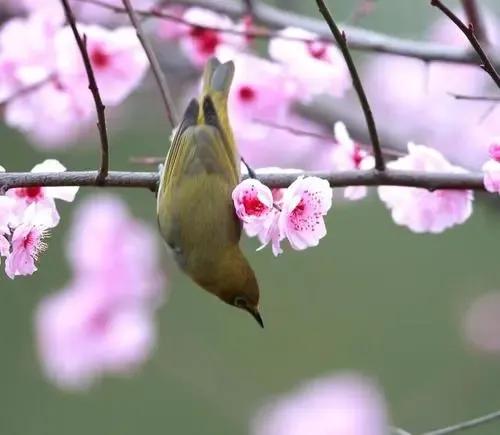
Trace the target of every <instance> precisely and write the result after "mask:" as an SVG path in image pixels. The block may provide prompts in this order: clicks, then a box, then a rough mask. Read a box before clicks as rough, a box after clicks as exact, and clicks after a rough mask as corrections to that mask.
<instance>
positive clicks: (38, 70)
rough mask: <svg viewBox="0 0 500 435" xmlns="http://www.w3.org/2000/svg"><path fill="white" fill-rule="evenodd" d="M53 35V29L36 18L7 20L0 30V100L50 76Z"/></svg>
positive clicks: (45, 21)
mask: <svg viewBox="0 0 500 435" xmlns="http://www.w3.org/2000/svg"><path fill="white" fill-rule="evenodd" d="M56 31H57V27H56V26H54V24H53V23H51V22H50V21H48V20H47V19H46V18H45V17H43V16H40V15H30V16H29V17H27V18H13V19H10V20H8V21H7V22H6V24H5V25H4V26H3V27H2V28H1V30H0V100H5V99H7V98H9V97H11V96H12V95H13V94H15V93H16V92H18V91H20V90H22V89H24V88H26V87H29V86H32V85H35V84H37V83H41V82H42V81H44V80H48V78H49V77H50V75H51V74H52V73H53V72H54V62H55V50H54V43H53V40H54V35H55V33H56ZM19 35H23V37H22V38H20V37H19Z"/></svg>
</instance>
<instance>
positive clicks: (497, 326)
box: [464, 292, 500, 353]
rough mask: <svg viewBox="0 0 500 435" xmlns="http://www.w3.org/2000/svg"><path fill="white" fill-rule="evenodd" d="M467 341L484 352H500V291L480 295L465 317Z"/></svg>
mask: <svg viewBox="0 0 500 435" xmlns="http://www.w3.org/2000/svg"><path fill="white" fill-rule="evenodd" d="M464 333H465V338H466V339H467V341H468V342H469V343H470V344H471V345H473V346H474V347H475V348H476V349H478V350H481V351H483V352H490V353H499V352H500V293H499V292H490V293H486V294H484V295H481V296H480V297H478V298H477V299H476V300H475V301H473V303H472V304H471V305H470V306H469V307H468V309H467V311H466V313H465V317H464Z"/></svg>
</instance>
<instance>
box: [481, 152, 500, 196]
mask: <svg viewBox="0 0 500 435" xmlns="http://www.w3.org/2000/svg"><path fill="white" fill-rule="evenodd" d="M482 171H483V174H484V178H483V183H484V188H485V189H486V190H487V191H488V192H492V193H499V194H500V161H497V160H493V159H490V160H488V161H487V162H486V163H485V164H484V165H483V167H482Z"/></svg>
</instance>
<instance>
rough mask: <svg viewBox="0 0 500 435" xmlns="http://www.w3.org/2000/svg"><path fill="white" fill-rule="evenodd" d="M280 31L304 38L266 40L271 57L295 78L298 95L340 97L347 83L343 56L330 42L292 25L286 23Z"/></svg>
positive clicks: (348, 77)
mask: <svg viewBox="0 0 500 435" xmlns="http://www.w3.org/2000/svg"><path fill="white" fill-rule="evenodd" d="M280 34H281V35H283V36H284V37H289V38H301V39H305V40H307V42H303V41H294V40H289V39H284V38H280V37H277V38H274V39H272V40H271V42H270V43H269V55H270V56H271V58H272V59H273V60H275V61H277V62H280V63H281V64H282V65H283V67H284V68H285V70H286V72H287V74H289V75H290V76H292V77H294V78H295V80H296V81H297V84H298V88H299V90H298V92H297V94H298V96H299V97H302V98H303V99H307V98H308V97H310V96H312V95H315V94H320V93H330V94H332V95H335V96H337V97H340V96H342V95H344V93H345V92H346V91H347V90H348V89H349V88H350V87H351V78H350V75H349V72H348V70H347V67H346V65H345V61H344V58H343V57H342V54H341V53H340V51H339V50H338V49H337V48H336V47H335V46H334V45H333V44H329V43H326V42H324V41H321V40H320V39H319V38H318V36H317V35H315V34H314V33H310V32H308V31H306V30H303V29H299V28H295V27H288V28H286V29H284V30H283V31H281V32H280Z"/></svg>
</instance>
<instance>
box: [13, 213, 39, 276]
mask: <svg viewBox="0 0 500 435" xmlns="http://www.w3.org/2000/svg"><path fill="white" fill-rule="evenodd" d="M45 235H46V229H45V228H44V227H41V226H38V225H32V224H29V223H27V224H21V225H19V226H18V227H16V229H15V230H14V231H13V233H12V239H11V252H10V253H8V254H7V259H6V261H5V273H6V274H7V276H8V277H9V278H10V279H14V277H16V276H18V275H32V274H33V272H36V270H37V267H36V266H35V261H36V260H37V259H38V254H40V253H41V252H43V251H44V250H45V249H46V248H47V245H46V244H45V243H44V242H43V238H44V237H45Z"/></svg>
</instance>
